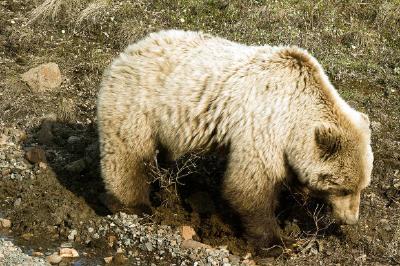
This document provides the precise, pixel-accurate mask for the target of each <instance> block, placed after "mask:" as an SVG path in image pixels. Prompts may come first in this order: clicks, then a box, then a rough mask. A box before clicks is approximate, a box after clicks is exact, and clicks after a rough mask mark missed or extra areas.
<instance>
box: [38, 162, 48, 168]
mask: <svg viewBox="0 0 400 266" xmlns="http://www.w3.org/2000/svg"><path fill="white" fill-rule="evenodd" d="M39 167H40V168H42V169H47V164H46V163H44V162H39Z"/></svg>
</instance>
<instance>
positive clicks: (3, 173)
mask: <svg viewBox="0 0 400 266" xmlns="http://www.w3.org/2000/svg"><path fill="white" fill-rule="evenodd" d="M9 174H11V169H10V168H5V169H3V170H2V171H1V175H2V176H8V175H9Z"/></svg>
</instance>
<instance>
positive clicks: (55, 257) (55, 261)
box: [46, 253, 62, 264]
mask: <svg viewBox="0 0 400 266" xmlns="http://www.w3.org/2000/svg"><path fill="white" fill-rule="evenodd" d="M46 260H47V261H48V262H49V263H51V264H58V263H60V262H61V261H62V257H61V256H60V255H58V254H57V253H53V254H52V255H50V256H47V257H46Z"/></svg>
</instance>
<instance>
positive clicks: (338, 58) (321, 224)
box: [0, 0, 400, 265]
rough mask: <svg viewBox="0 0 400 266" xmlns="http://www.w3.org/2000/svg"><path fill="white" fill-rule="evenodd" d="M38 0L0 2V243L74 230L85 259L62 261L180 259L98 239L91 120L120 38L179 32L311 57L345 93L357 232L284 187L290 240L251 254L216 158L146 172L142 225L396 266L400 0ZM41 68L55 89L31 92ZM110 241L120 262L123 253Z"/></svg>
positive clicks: (281, 251) (100, 214) (100, 213)
mask: <svg viewBox="0 0 400 266" xmlns="http://www.w3.org/2000/svg"><path fill="white" fill-rule="evenodd" d="M42 2H43V1H17V0H16V1H12V0H7V1H0V218H1V217H3V218H7V219H10V220H11V221H12V226H11V229H10V230H1V231H0V237H1V236H2V237H9V238H11V239H13V241H14V242H15V243H16V244H17V245H19V246H21V247H22V248H23V250H24V251H25V252H26V253H28V254H31V253H32V252H33V251H42V252H43V253H46V252H51V251H54V250H55V249H57V248H58V247H60V245H62V243H64V242H68V241H70V242H71V239H69V238H68V237H69V236H70V234H71V231H72V230H76V232H77V234H76V236H75V237H73V239H72V242H73V247H74V248H75V249H77V250H78V251H79V252H80V253H81V254H84V255H81V257H80V259H79V260H75V261H74V260H71V261H65V260H63V262H62V264H64V265H69V264H75V265H96V264H104V260H103V258H104V257H108V256H114V260H113V263H114V264H135V263H136V260H135V256H139V257H140V258H141V261H142V265H150V264H151V263H154V264H155V265H170V264H173V263H176V264H181V263H182V261H184V259H183V258H179V257H174V256H173V255H171V254H168V253H167V254H165V255H164V258H163V260H162V262H161V261H160V260H159V259H156V258H155V255H154V253H153V252H151V251H148V250H147V251H143V249H140V248H138V247H135V246H133V247H131V246H129V247H128V246H125V245H124V244H123V243H119V244H112V245H110V243H109V242H110V237H111V239H113V237H116V238H117V240H116V241H118V240H121V239H118V234H117V233H116V232H115V231H113V230H111V229H110V230H106V232H105V233H104V236H103V235H102V234H99V235H98V237H97V236H94V234H93V233H96V232H97V231H98V230H100V229H99V228H100V227H101V226H103V225H104V224H105V223H107V221H108V220H107V219H109V217H107V215H110V214H111V211H110V209H109V208H108V207H109V206H107V204H105V197H104V192H105V190H104V187H103V183H102V181H101V177H100V172H99V153H98V145H97V131H96V117H95V112H96V106H95V104H96V93H97V90H98V87H99V83H100V80H101V75H102V72H103V71H104V69H105V68H106V67H107V65H108V64H109V63H110V62H111V60H112V59H113V58H114V57H115V56H116V55H117V54H118V53H119V52H121V51H122V50H123V49H124V47H125V46H126V45H127V44H129V43H131V42H135V41H137V40H139V39H140V38H143V37H144V36H146V34H148V33H150V32H153V31H157V30H161V29H169V28H180V29H190V30H203V31H206V32H210V33H213V34H216V35H219V36H222V37H225V38H228V39H231V40H235V41H240V42H243V43H246V44H254V45H257V44H270V45H279V44H282V43H285V44H293V45H298V46H301V47H304V48H306V49H308V50H309V51H310V52H312V53H313V54H314V55H315V56H316V57H317V59H319V60H320V62H321V64H322V65H323V66H324V68H325V69H326V71H327V73H328V75H329V77H330V78H331V80H332V82H333V83H334V85H335V87H336V88H337V89H338V91H339V92H340V94H341V95H342V96H343V97H344V98H345V99H346V100H347V101H348V102H349V103H350V104H351V105H352V106H353V107H355V108H356V109H357V110H359V111H362V112H365V113H367V114H368V115H369V117H370V120H371V127H372V131H373V136H372V146H373V151H374V157H375V161H374V170H373V177H372V182H371V185H370V186H369V187H368V188H367V189H366V190H365V191H364V193H363V195H362V203H361V209H360V212H361V214H360V221H359V223H358V224H357V225H354V226H347V225H342V226H340V225H336V224H335V223H333V222H332V221H331V219H330V216H329V208H327V207H326V206H324V205H323V203H321V202H318V201H316V200H313V199H309V198H307V197H306V196H305V195H302V194H300V193H299V192H297V191H296V190H293V189H289V188H287V189H285V190H284V191H283V192H282V196H281V201H280V202H281V205H280V207H279V210H278V211H277V216H278V218H279V220H280V223H281V227H282V230H283V231H284V232H285V234H286V235H288V236H290V237H291V238H293V239H295V240H296V244H295V245H294V247H293V248H291V249H288V248H278V249H274V250H271V252H270V253H269V254H270V256H271V257H269V258H260V257H257V256H256V255H255V254H254V250H253V248H252V247H251V246H249V245H248V244H247V243H246V241H245V240H244V239H243V238H242V237H241V229H240V228H241V226H240V219H239V218H238V217H237V216H236V215H235V213H234V211H232V210H229V208H228V207H227V205H226V204H225V202H224V201H223V199H221V198H220V192H219V184H220V181H221V175H222V174H223V170H224V164H225V159H226V156H225V154H224V153H223V152H216V153H213V154H209V155H201V156H200V155H188V156H187V157H185V158H182V159H181V160H180V161H178V162H176V163H175V162H174V163H169V164H161V166H160V168H158V169H154V171H153V173H152V176H153V178H154V182H153V190H152V201H153V209H152V211H153V214H152V215H151V216H147V217H146V218H144V219H143V220H141V222H142V223H150V224H153V225H154V226H159V225H169V226H172V228H177V227H179V226H181V225H191V226H192V227H193V228H194V229H195V231H196V233H197V236H195V240H198V241H200V242H202V243H205V244H209V245H211V246H213V247H218V246H227V249H228V250H229V251H230V252H231V254H234V255H238V256H240V257H243V256H245V255H246V254H247V253H248V252H250V253H252V254H253V258H254V260H255V261H256V262H257V263H259V264H271V263H272V264H277V265H324V264H326V265H353V264H357V265H358V264H362V265H399V264H400V8H399V6H400V4H399V3H398V2H396V1H388V2H385V3H381V2H379V1H367V2H360V3H359V2H356V1H349V2H346V3H342V2H338V1H325V2H324V3H322V2H319V3H318V4H317V3H315V4H311V3H308V2H306V1H296V2H293V1H282V2H279V3H278V2H277V3H275V2H274V3H268V2H264V1H239V0H235V1H218V0H216V1H194V0H193V1H190V0H187V1H92V6H91V9H88V1H71V0H69V1H62V0H58V1H57V0H56V1H54V2H55V3H58V4H59V6H58V8H54V9H45V10H42V11H41V13H40V12H39V11H40V10H39V11H38V9H36V13H35V12H32V11H34V10H35V7H38V6H39V5H40V4H41V3H42ZM46 2H51V1H46ZM292 2H293V3H292ZM89 7H90V6H89ZM82 10H83V11H82ZM53 11H54V12H53ZM85 11H86V12H85ZM47 62H55V63H57V64H58V66H59V68H60V70H61V75H62V78H63V80H62V84H61V86H60V87H59V88H56V89H51V90H47V91H44V92H36V91H34V90H32V89H31V88H30V87H29V86H28V85H27V84H26V83H25V82H23V81H22V79H21V76H20V75H21V74H22V73H24V72H26V71H28V70H29V69H31V68H33V67H36V66H38V65H40V64H42V63H47ZM160 163H162V162H160ZM108 223H109V222H108ZM88 228H91V229H92V230H89V231H88ZM119 247H122V248H124V252H125V255H126V258H127V260H126V259H125V257H123V258H122V259H118V256H120V255H116V254H117V253H116V252H117V249H118V248H119ZM129 251H131V252H130V253H129ZM118 254H120V253H118ZM128 254H131V255H132V254H135V255H133V256H129V255H128ZM186 259H187V260H188V261H190V262H192V261H193V258H190V257H187V258H186ZM216 263H217V264H214V265H223V263H222V262H221V261H220V262H216Z"/></svg>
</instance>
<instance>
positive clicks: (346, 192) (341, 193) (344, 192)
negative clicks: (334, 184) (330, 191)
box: [336, 188, 353, 197]
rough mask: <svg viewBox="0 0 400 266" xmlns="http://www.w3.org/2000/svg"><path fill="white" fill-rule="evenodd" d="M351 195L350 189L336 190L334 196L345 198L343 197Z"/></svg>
mask: <svg viewBox="0 0 400 266" xmlns="http://www.w3.org/2000/svg"><path fill="white" fill-rule="evenodd" d="M352 193H353V191H352V190H351V189H347V188H343V189H340V190H338V191H337V193H336V194H337V195H338V196H342V197H345V196H348V195H351V194H352Z"/></svg>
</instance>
